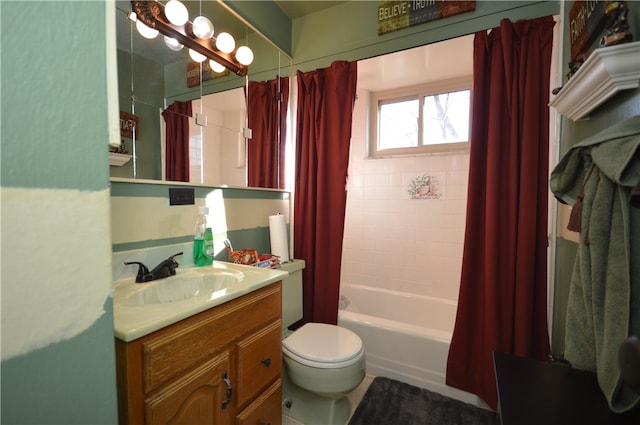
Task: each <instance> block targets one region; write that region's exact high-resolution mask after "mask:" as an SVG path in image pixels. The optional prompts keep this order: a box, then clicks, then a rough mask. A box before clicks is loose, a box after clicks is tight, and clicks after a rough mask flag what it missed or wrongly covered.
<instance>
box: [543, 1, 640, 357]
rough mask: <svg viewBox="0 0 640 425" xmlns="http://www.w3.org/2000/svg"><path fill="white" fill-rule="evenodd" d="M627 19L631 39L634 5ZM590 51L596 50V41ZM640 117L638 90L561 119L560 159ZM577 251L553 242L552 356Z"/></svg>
mask: <svg viewBox="0 0 640 425" xmlns="http://www.w3.org/2000/svg"><path fill="white" fill-rule="evenodd" d="M628 4H629V14H628V16H627V18H628V21H629V24H630V26H631V30H632V32H633V34H634V38H635V39H636V40H637V39H638V34H640V7H638V6H639V4H637V3H635V2H630V3H628ZM569 8H570V4H567V9H566V10H565V17H568V13H569ZM568 31H569V28H568V27H567V26H565V31H564V34H563V40H564V46H565V50H564V58H563V64H564V68H563V69H564V71H565V72H564V74H566V71H568V67H567V64H568V63H569V60H570V58H569V56H570V54H569V41H568V40H569V33H568ZM594 44H595V45H594V46H591V48H595V47H597V42H596V43H594ZM638 114H640V89H632V90H626V91H623V92H620V93H618V94H616V95H614V96H613V97H612V98H611V99H609V100H608V101H607V102H605V103H604V104H602V105H601V106H599V107H598V108H597V109H595V110H594V111H592V112H591V114H590V115H589V116H588V117H587V118H586V119H582V120H579V121H577V122H574V121H571V120H570V119H568V118H565V117H563V118H562V124H561V129H560V157H562V155H563V154H564V153H566V152H567V151H568V150H569V148H570V147H571V146H573V145H575V144H576V143H578V142H580V141H582V140H584V139H586V138H587V137H590V136H592V135H594V134H597V133H599V132H600V131H602V130H604V129H605V128H607V127H609V126H611V125H613V124H615V123H617V122H619V121H622V120H624V119H626V118H629V117H632V116H634V115H638ZM577 250H578V244H576V243H575V242H571V241H567V240H565V239H563V238H558V240H557V241H556V270H555V276H554V278H555V281H554V287H555V292H554V310H553V318H554V326H553V337H552V340H551V342H552V345H551V349H552V351H553V352H554V353H555V354H562V353H563V352H564V338H565V316H566V311H567V299H568V296H569V283H570V281H571V272H572V267H573V262H574V259H575V256H576V253H577Z"/></svg>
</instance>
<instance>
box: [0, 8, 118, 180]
mask: <svg viewBox="0 0 640 425" xmlns="http://www.w3.org/2000/svg"><path fill="white" fill-rule="evenodd" d="M1 5H2V6H1V7H2V9H1V11H2V124H3V125H2V136H3V137H2V185H3V186H13V187H55V188H67V189H68V188H78V187H82V188H83V189H84V190H92V189H100V188H104V187H105V182H106V181H107V179H108V177H109V169H108V165H107V163H106V162H105V161H104V150H105V148H104V146H105V144H106V140H107V139H106V136H107V120H106V111H107V108H106V102H105V101H104V96H105V94H106V77H105V75H106V66H105V46H104V33H105V19H104V16H105V13H104V10H103V9H104V3H103V2H94V1H86V2H77V3H75V2H70V1H57V2H50V1H32V2H31V1H30V2H20V1H2V2H1ZM76 15H78V16H79V17H78V22H82V26H83V28H86V31H89V30H91V31H92V32H93V34H92V35H91V36H89V35H88V34H87V33H86V31H78V26H77V25H58V23H59V22H67V21H68V20H69V17H71V16H76ZM27 28H28V29H29V30H27ZM97 93H99V95H100V97H96V94H97ZM100 99H103V101H102V102H100V101H99V100H100ZM100 142H103V143H100ZM84 164H92V166H85V165H84ZM79 182H81V184H79Z"/></svg>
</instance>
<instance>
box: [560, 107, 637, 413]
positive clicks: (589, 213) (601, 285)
mask: <svg viewBox="0 0 640 425" xmlns="http://www.w3.org/2000/svg"><path fill="white" fill-rule="evenodd" d="M592 165H593V166H594V167H595V168H594V169H593V171H592V172H591V173H588V170H589V169H590V168H591V166H592ZM585 178H586V181H585ZM639 182H640V116H636V117H632V118H629V119H627V120H625V121H622V122H619V123H617V124H615V125H613V126H611V127H609V128H607V129H606V130H604V131H602V132H600V133H598V134H596V135H595V136H592V137H590V138H588V139H586V140H584V141H582V142H580V143H578V144H576V145H575V146H573V147H572V148H571V149H570V150H569V152H567V154H566V155H565V156H564V157H563V158H562V159H561V161H560V163H559V164H558V165H557V166H556V168H555V169H554V170H553V172H552V173H551V181H550V186H551V190H552V192H553V193H554V195H555V196H556V197H557V198H558V199H559V200H560V201H561V202H563V203H567V204H569V205H574V204H575V203H576V200H577V198H578V194H579V193H580V192H581V191H583V193H584V199H583V201H582V214H581V220H580V238H579V246H578V254H577V257H576V262H575V264H574V267H573V272H572V276H571V287H570V290H569V301H568V305H567V323H566V336H565V356H566V357H567V359H568V360H569V361H570V362H571V363H572V364H573V366H574V367H577V368H579V369H584V370H590V371H594V372H596V374H597V376H598V383H599V385H600V388H601V389H602V392H603V394H604V395H605V397H606V398H607V400H608V402H609V407H610V408H611V410H612V411H614V412H624V411H627V410H629V409H631V408H632V407H633V406H634V405H635V404H636V403H637V402H638V401H639V400H640V394H637V393H635V392H633V391H632V390H631V389H630V388H629V387H628V386H627V385H625V384H624V382H623V381H622V379H621V373H620V368H619V365H618V350H619V347H620V344H621V343H622V341H623V340H624V339H625V338H626V337H627V336H629V335H635V336H640V210H639V209H637V208H632V207H631V206H630V203H629V195H630V193H631V189H632V188H633V187H634V186H636V185H637V184H638V183H639Z"/></svg>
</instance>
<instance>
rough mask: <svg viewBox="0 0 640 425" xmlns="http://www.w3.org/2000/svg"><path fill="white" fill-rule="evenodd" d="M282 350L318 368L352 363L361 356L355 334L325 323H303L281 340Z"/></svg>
mask: <svg viewBox="0 0 640 425" xmlns="http://www.w3.org/2000/svg"><path fill="white" fill-rule="evenodd" d="M282 351H283V354H284V355H286V356H287V357H289V358H291V359H293V360H295V361H297V362H298V363H300V364H303V365H306V366H310V367H315V368H320V369H333V368H342V367H347V366H351V365H353V364H355V363H357V362H358V361H360V359H361V358H362V356H363V355H364V349H363V347H362V340H361V339H360V337H359V336H358V335H356V334H355V333H354V332H353V331H351V330H349V329H345V328H342V327H339V326H336V325H328V324H325V323H307V324H305V325H304V326H302V327H301V328H300V329H298V330H297V331H295V332H294V333H293V334H291V335H290V336H289V337H287V338H286V339H284V340H283V341H282Z"/></svg>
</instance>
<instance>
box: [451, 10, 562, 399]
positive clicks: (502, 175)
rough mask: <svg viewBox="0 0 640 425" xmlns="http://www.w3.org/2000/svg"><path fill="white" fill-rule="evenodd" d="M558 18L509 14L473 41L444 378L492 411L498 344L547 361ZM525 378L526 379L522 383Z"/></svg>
mask: <svg viewBox="0 0 640 425" xmlns="http://www.w3.org/2000/svg"><path fill="white" fill-rule="evenodd" d="M553 25H554V22H553V19H552V18H551V17H545V18H540V19H534V20H530V21H520V22H516V23H511V22H509V21H508V20H503V21H502V22H501V23H500V27H498V28H495V29H493V30H492V31H491V32H490V33H487V32H484V31H483V32H479V33H477V34H476V36H475V41H474V65H473V72H474V77H473V80H474V85H473V113H472V115H473V124H472V129H471V153H470V164H469V193H468V197H467V219H466V232H465V242H464V253H463V260H462V278H461V283H460V294H459V299H458V313H457V316H456V323H455V328H454V332H453V338H452V341H451V347H450V350H449V358H448V363H447V378H446V382H447V384H448V385H451V386H453V387H457V388H460V389H463V390H466V391H469V392H471V393H475V394H477V395H478V396H480V397H481V398H482V399H483V400H485V401H486V402H487V403H488V404H489V406H491V407H492V408H493V409H495V408H496V407H497V393H496V384H495V376H494V367H493V352H494V351H499V352H503V353H511V354H515V355H518V356H522V357H530V358H536V359H543V358H544V357H545V356H546V355H547V354H548V352H549V339H548V334H547V309H546V304H547V291H546V289H547V287H546V272H547V199H548V193H549V189H548V186H547V182H548V166H549V164H548V162H549V160H548V157H549V154H548V145H549V112H548V107H547V104H548V101H549V98H548V93H549V71H550V64H551V49H552V40H553ZM523 385H526V383H523Z"/></svg>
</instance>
